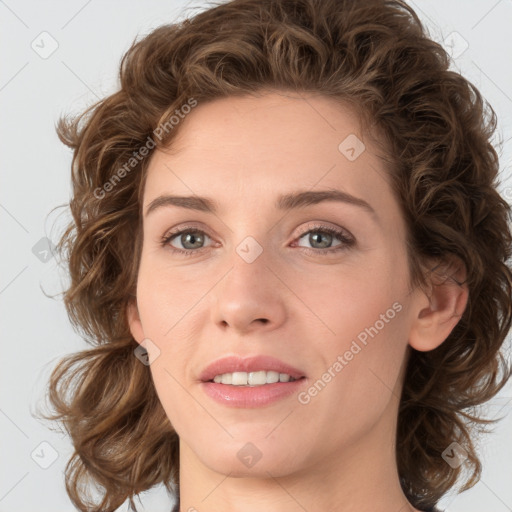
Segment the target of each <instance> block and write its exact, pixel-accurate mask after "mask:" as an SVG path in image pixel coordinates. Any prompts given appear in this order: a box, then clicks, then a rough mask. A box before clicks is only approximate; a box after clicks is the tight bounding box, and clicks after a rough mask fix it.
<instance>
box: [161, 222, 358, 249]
mask: <svg viewBox="0 0 512 512" xmlns="http://www.w3.org/2000/svg"><path fill="white" fill-rule="evenodd" d="M315 232H320V233H328V234H330V235H333V236H335V237H336V238H338V239H339V240H340V241H341V242H342V243H341V244H339V245H337V246H335V247H332V248H328V249H313V248H310V247H300V249H301V250H302V251H304V252H305V253H306V254H311V255H318V254H320V255H324V256H327V254H331V253H336V252H341V251H346V250H348V249H349V248H350V247H352V246H353V245H354V244H355V240H354V239H353V238H350V237H349V236H347V235H346V234H345V232H343V231H341V230H340V229H336V228H332V227H330V226H322V225H314V226H308V228H307V230H306V231H304V232H303V233H301V234H300V235H299V236H298V237H297V238H296V240H300V239H301V238H302V237H304V235H307V234H309V233H315ZM187 233H201V234H202V235H206V236H208V237H209V238H211V237H210V236H209V235H208V233H206V232H205V231H203V230H201V229H198V228H195V227H185V228H182V229H180V230H176V231H172V232H170V233H168V234H166V235H164V236H163V237H162V239H161V242H160V244H161V246H162V247H166V246H167V248H168V249H169V250H170V251H171V252H173V253H175V254H181V255H183V256H193V255H194V254H198V253H201V252H203V249H208V247H200V248H199V249H176V247H172V246H171V245H169V242H171V240H172V239H173V238H176V237H177V236H180V235H183V234H187Z"/></svg>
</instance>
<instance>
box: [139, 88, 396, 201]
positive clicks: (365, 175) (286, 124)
mask: <svg viewBox="0 0 512 512" xmlns="http://www.w3.org/2000/svg"><path fill="white" fill-rule="evenodd" d="M180 123H181V124H180V126H179V131H178V133H177V137H176V138H175V139H174V140H173V141H172V142H171V151H170V152H166V151H156V152H155V153H154V154H153V155H152V157H151V162H150V163H149V166H148V169H147V173H148V175H147V180H146V186H145V192H144V209H146V208H147V206H148V204H149V203H150V202H151V201H152V200H154V199H155V198H156V197H157V196H158V195H159V194H162V193H174V194H182V195H189V196H190V195H194V194H196V195H201V196H214V197H216V198H218V202H219V204H220V205H221V206H222V204H223V203H226V204H229V205H230V207H231V208H232V207H233V206H234V205H235V204H236V202H237V201H239V202H240V203H243V204H248V203H250V202H252V203H253V206H255V207H258V206H259V207H261V206H262V204H261V196H262V195H265V196H268V195H269V194H270V195H272V206H273V205H274V198H275V197H277V195H278V194H279V193H281V194H282V193H285V192H290V191H292V190H294V189H301V190H303V189H326V188H336V189H338V190H343V191H345V192H347V193H350V194H352V195H356V196H358V197H363V198H364V199H365V200H366V201H367V202H370V203H371V202H373V203H376V209H377V208H379V207H381V208H383V207H385V206H386V205H385V202H386V192H388V193H389V194H388V195H389V196H390V195H391V191H390V189H389V185H388V180H387V171H386V169H385V166H384V162H383V161H382V159H381V158H380V157H379V155H378V151H377V149H376V148H375V147H374V146H373V144H372V142H371V140H370V137H369V136H368V134H365V133H362V132H361V128H360V123H359V118H358V116H357V113H356V112H355V111H354V110H353V109H352V108H350V107H349V106H348V105H346V106H344V105H342V104H339V103H338V102H335V101H334V100H332V99H330V98H327V97H325V96H321V95H312V94H309V95H306V94H301V95H298V94H294V93H281V92H273V93H266V94H263V95H260V96H252V95H251V96H249V95H248V96H243V97H228V98H222V99H218V100H213V101H208V102H205V103H201V102H199V103H198V105H197V106H196V107H195V108H194V109H193V110H192V111H191V112H190V113H189V114H187V115H186V116H185V118H184V119H182V120H181V121H180ZM279 195H280V194H279ZM387 200H388V201H390V200H392V198H391V197H388V198H387ZM270 204H271V203H270V202H269V205H270Z"/></svg>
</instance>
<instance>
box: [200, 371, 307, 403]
mask: <svg viewBox="0 0 512 512" xmlns="http://www.w3.org/2000/svg"><path fill="white" fill-rule="evenodd" d="M305 380H306V379H305V378H302V379H298V380H294V381H293V382H276V383H274V384H264V385H263V386H231V385H229V384H218V383H216V382H203V383H202V388H203V390H204V392H205V393H206V394H207V395H208V396H209V397H211V398H213V399H214V400H215V401H216V402H218V403H220V404H223V405H227V406H229V407H238V408H254V407H263V406H265V405H269V404H272V403H274V402H277V401H278V400H281V399H283V398H286V397H287V396H290V395H292V394H293V393H296V392H297V391H298V389H299V388H300V387H301V386H303V385H304V381H305Z"/></svg>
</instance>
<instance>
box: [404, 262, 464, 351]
mask: <svg viewBox="0 0 512 512" xmlns="http://www.w3.org/2000/svg"><path fill="white" fill-rule="evenodd" d="M427 280H428V282H429V285H430V290H429V292H428V293H426V292H424V291H421V293H419V295H417V296H416V297H417V299H416V300H415V304H414V306H415V308H416V310H415V312H414V315H415V316H414V320H413V325H412V327H411V332H410V334H409V344H410V345H411V347H412V348H414V349H416V350H419V351H421V352H426V351H429V350H433V349H435V348H437V347H438V346H439V345H441V343H443V342H444V341H445V340H446V338H447V337H448V336H449V335H450V333H451V332H452V330H453V329H454V327H455V326H456V325H457V323H458V322H459V320H460V318H461V317H462V314H463V313H464V310H465V309H466V305H467V302H468V297H469V290H468V287H467V284H466V268H465V265H464V263H463V262H462V261H461V260H460V259H459V258H456V257H455V256H450V257H449V258H447V259H445V260H444V261H443V262H441V263H440V264H437V265H435V266H433V267H430V271H429V273H428V275H427Z"/></svg>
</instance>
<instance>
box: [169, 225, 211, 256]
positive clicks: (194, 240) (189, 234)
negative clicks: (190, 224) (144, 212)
mask: <svg viewBox="0 0 512 512" xmlns="http://www.w3.org/2000/svg"><path fill="white" fill-rule="evenodd" d="M205 238H210V237H209V236H208V235H207V234H206V233H205V232H204V231H202V230H200V229H197V228H185V229H181V230H179V231H174V232H171V233H169V234H168V235H166V236H164V237H163V238H162V242H161V243H162V245H163V246H166V245H168V246H170V247H171V250H172V251H173V252H178V253H182V254H186V255H190V254H192V253H194V252H195V253H197V252H199V251H200V250H201V249H205V248H206V247H203V246H202V245H203V244H204V243H205ZM173 243H178V244H180V245H181V247H176V246H175V245H173Z"/></svg>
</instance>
